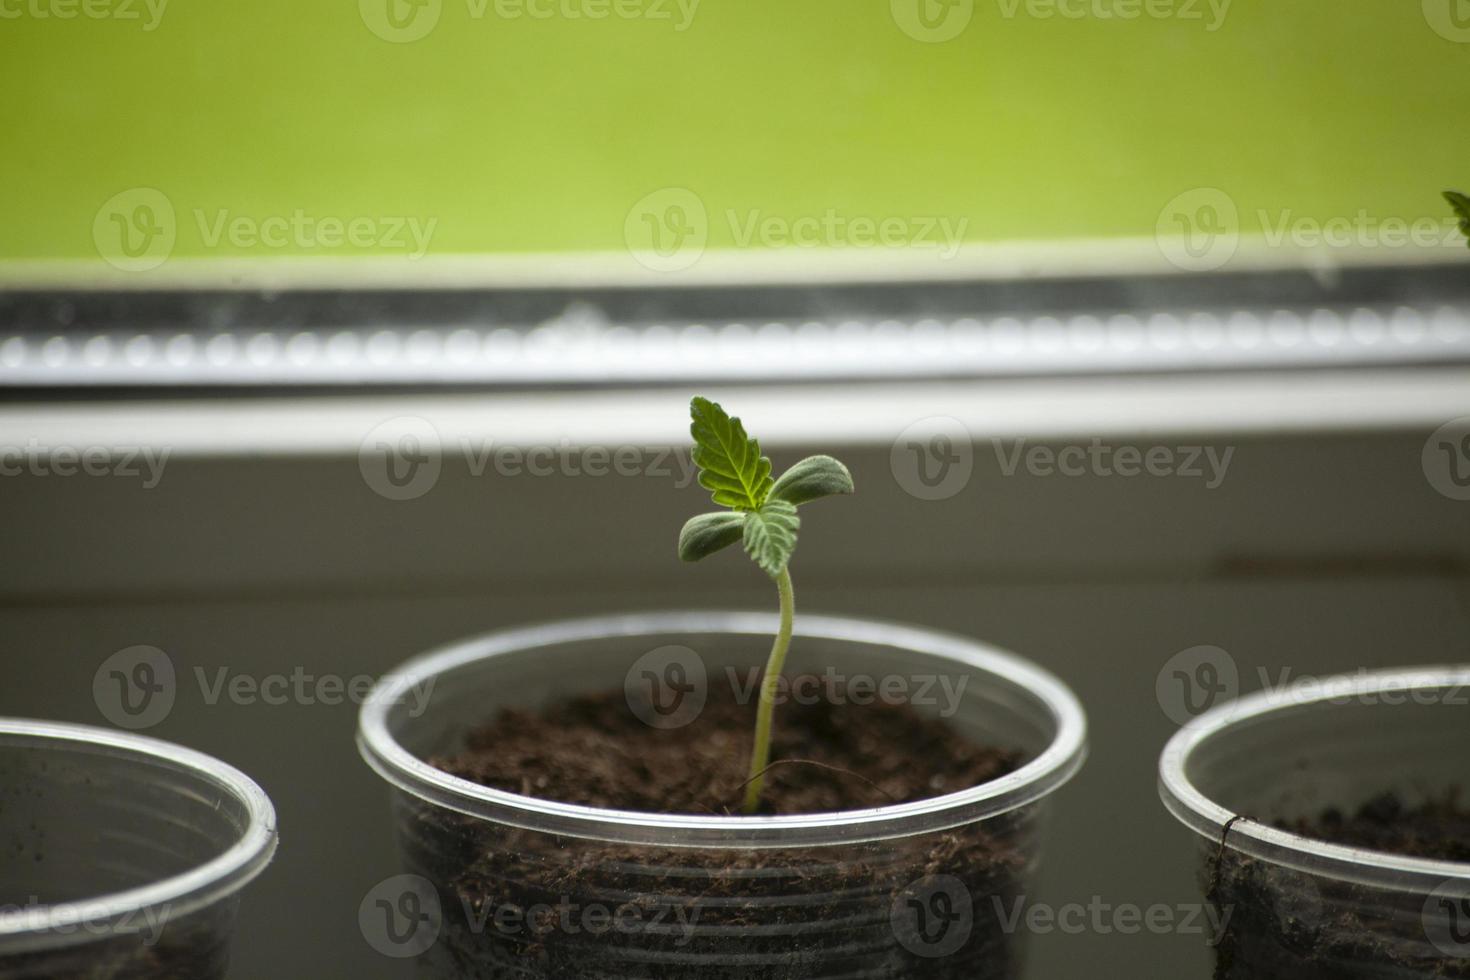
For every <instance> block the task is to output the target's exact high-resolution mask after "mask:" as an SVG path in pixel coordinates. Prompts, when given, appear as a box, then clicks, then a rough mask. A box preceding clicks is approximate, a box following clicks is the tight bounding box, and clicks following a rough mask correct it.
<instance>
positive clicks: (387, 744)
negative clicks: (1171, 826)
mask: <svg viewBox="0 0 1470 980" xmlns="http://www.w3.org/2000/svg"><path fill="white" fill-rule="evenodd" d="M776 625H777V616H776V614H774V613H764V612H729V611H693V612H653V613H635V614H626V615H616V616H598V617H591V618H581V619H569V620H560V621H556V622H551V623H543V624H538V625H532V626H523V627H518V628H513V629H509V630H502V631H497V632H492V633H489V634H485V635H482V636H478V637H474V638H471V639H467V640H462V641H460V642H457V643H454V644H451V645H449V646H447V647H443V648H440V649H438V650H435V651H431V652H429V653H426V654H423V655H421V656H418V657H415V658H413V659H411V660H409V661H407V662H405V663H404V664H403V665H401V666H400V667H398V668H397V669H395V670H394V671H392V672H391V673H390V674H388V675H386V676H385V677H384V678H382V679H381V680H380V681H379V682H378V684H377V685H376V686H375V687H374V689H373V691H372V692H371V694H370V695H369V696H368V698H367V699H366V701H365V702H364V704H363V706H362V709H361V711H360V713H359V727H358V747H359V750H360V751H361V753H362V756H363V758H364V760H365V761H366V762H367V763H368V765H369V766H371V767H372V768H373V770H374V771H376V772H377V773H378V774H379V775H380V776H382V777H383V778H384V779H385V780H387V781H388V782H389V783H390V784H392V785H393V786H395V787H397V788H398V789H400V790H402V791H404V792H406V793H409V794H411V795H413V796H416V797H419V798H420V799H423V800H425V801H427V802H430V803H434V804H437V805H440V806H444V807H448V808H450V809H454V810H458V811H460V812H462V813H466V814H469V815H472V816H478V817H481V818H484V819H489V820H494V821H497V822H501V823H509V824H512V825H514V826H518V827H522V828H524V829H530V830H545V831H549V832H557V833H568V834H571V835H574V836H584V837H592V838H597V839H603V840H612V841H623V842H627V843H650V844H663V845H668V846H699V845H715V844H718V845H719V846H722V847H757V846H763V845H776V844H779V845H783V846H786V845H794V844H803V845H811V846H817V845H822V844H835V843H853V842H857V841H860V840H878V839H884V838H890V837H901V836H907V835H910V834H914V833H923V832H926V831H929V830H934V829H939V827H953V826H959V825H962V824H965V823H970V822H973V821H975V820H981V819H985V818H988V817H992V816H996V815H998V814H1001V813H1004V812H1006V811H1009V810H1013V809H1015V808H1017V807H1020V806H1024V805H1026V804H1027V803H1031V802H1033V801H1035V800H1037V799H1040V798H1041V797H1043V796H1045V795H1047V794H1048V793H1050V792H1052V791H1053V790H1055V789H1056V788H1058V787H1059V786H1061V785H1062V784H1063V783H1065V782H1066V781H1067V780H1068V779H1070V778H1071V777H1072V775H1074V774H1075V773H1076V772H1077V770H1078V769H1079V768H1080V767H1081V765H1082V763H1083V761H1084V759H1085V755H1086V731H1087V723H1086V716H1085V714H1084V713H1083V710H1082V705H1081V703H1080V702H1079V701H1078V700H1077V698H1076V696H1075V695H1073V693H1072V692H1071V691H1070V690H1069V689H1068V688H1067V687H1066V685H1065V684H1063V683H1062V682H1061V681H1060V680H1058V679H1057V678H1056V677H1055V676H1053V675H1052V674H1051V673H1049V672H1048V671H1046V670H1044V669H1042V668H1040V667H1038V666H1036V665H1034V664H1031V663H1030V662H1028V661H1026V660H1023V659H1021V658H1020V657H1017V656H1015V655H1013V654H1010V653H1006V652H1003V651H1000V650H997V649H995V648H993V647H989V646H987V645H985V644H982V643H979V642H977V641H975V640H971V639H968V638H966V637H962V636H957V635H953V634H948V633H941V632H936V631H932V630H928V629H922V628H918V627H911V626H903V625H898V624H893V623H886V622H879V621H873V620H863V619H855V618H848V617H840V616H822V615H806V616H799V617H797V619H796V624H795V628H794V631H793V634H794V636H795V637H797V638H801V637H810V638H814V639H828V640H837V641H848V642H858V643H867V644H872V645H881V646H892V647H898V648H902V649H909V650H913V651H914V652H917V653H924V654H927V655H930V656H936V657H942V658H947V659H951V660H954V661H956V662H957V663H959V664H962V665H965V666H969V667H976V668H979V669H981V670H984V671H988V672H990V673H992V674H994V675H996V676H999V677H1001V678H1003V679H1004V680H1007V681H1009V682H1011V683H1013V684H1016V685H1018V686H1021V687H1023V688H1025V689H1026V690H1027V691H1028V692H1029V693H1031V694H1032V695H1033V696H1036V697H1037V698H1038V699H1039V700H1040V701H1041V702H1042V703H1043V704H1044V705H1045V706H1046V708H1047V710H1048V711H1049V712H1050V713H1051V715H1052V718H1053V720H1054V722H1055V724H1056V733H1055V735H1054V736H1053V738H1052V740H1051V742H1050V744H1049V745H1048V746H1047V748H1046V749H1045V750H1044V751H1043V752H1041V753H1040V754H1039V755H1038V756H1037V757H1036V758H1034V759H1032V760H1031V761H1030V762H1028V763H1027V764H1026V765H1024V766H1022V767H1021V768H1020V769H1018V770H1016V771H1015V772H1013V773H1010V774H1009V775H1007V776H1004V777H1001V778H1000V779H996V780H992V781H991V782H988V783H982V784H981V785H979V786H974V787H970V788H968V789H965V790H961V791H959V792H956V793H950V794H946V795H944V796H939V797H935V798H933V799H928V800H922V801H919V802H915V803H906V804H899V805H892V806H883V807H873V808H870V809H864V810H851V811H843V812H839V813H823V814H807V815H799V816H757V817H747V816H714V815H711V816H705V815H669V814H651V813H640V812H637V811H631V810H616V809H605V808H600V807H589V806H580V805H576V804H570V803H558V802H555V801H550V800H541V799H537V798H535V797H530V796H523V795H520V794H517V793H509V792H504V791H501V790H496V789H491V788H489V787H486V786H482V785H480V784H478V783H474V782H471V781H469V780H465V779H460V778H459V777H456V776H452V775H450V774H449V773H447V772H444V771H442V770H440V769H437V768H435V767H433V766H431V765H429V764H428V763H426V762H423V761H422V760H420V759H418V758H417V757H416V756H414V755H413V754H412V753H411V752H409V751H408V750H407V749H406V748H404V747H403V746H402V745H401V744H399V742H398V741H397V740H396V739H394V738H393V736H392V735H391V734H390V732H389V730H388V725H387V719H388V713H389V711H390V710H391V708H392V706H393V705H394V704H395V702H397V701H399V700H401V699H402V698H403V697H404V696H405V695H406V694H407V693H408V692H410V691H411V690H413V689H414V688H415V687H416V686H418V685H421V684H423V683H425V682H426V681H427V680H428V679H429V678H430V677H433V676H437V675H440V674H443V673H445V672H448V671H451V670H454V669H456V668H459V667H463V666H465V665H467V664H470V663H473V662H475V661H478V660H484V659H488V658H491V657H495V656H499V655H502V654H506V653H513V652H517V651H521V650H525V649H532V648H535V647H538V646H551V645H555V644H559V643H567V642H574V641H580V640H595V639H597V638H599V637H627V636H639V635H660V634H670V633H682V634H692V635H698V634H701V633H702V634H731V633H734V634H749V635H761V636H770V635H771V634H772V633H773V632H774V631H775V629H776Z"/></svg>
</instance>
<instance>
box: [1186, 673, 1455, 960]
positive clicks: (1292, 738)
mask: <svg viewBox="0 0 1470 980" xmlns="http://www.w3.org/2000/svg"><path fill="white" fill-rule="evenodd" d="M1160 773H1161V784H1160V786H1161V795H1162V797H1163V801H1164V804H1165V806H1167V807H1168V809H1169V811H1170V812H1171V813H1173V814H1174V815H1175V816H1176V817H1178V818H1179V820H1181V821H1182V822H1183V823H1184V824H1185V826H1187V827H1189V828H1190V829H1191V830H1193V831H1194V832H1195V833H1197V834H1198V835H1199V838H1200V840H1199V854H1200V865H1199V867H1200V877H1201V881H1202V884H1203V887H1204V890H1205V893H1206V897H1207V900H1208V902H1209V907H1210V909H1211V913H1212V920H1213V921H1215V922H1217V923H1223V927H1222V928H1220V929H1219V930H1218V933H1217V935H1216V937H1215V939H1216V942H1215V945H1216V961H1217V966H1216V977H1217V978H1218V980H1236V978H1246V977H1249V978H1251V980H1278V978H1279V980H1286V978H1290V980H1316V978H1327V977H1331V978H1333V980H1345V978H1356V977H1364V978H1366V977H1373V978H1381V980H1398V978H1410V977H1470V863H1465V862H1461V861H1445V860H1428V859H1424V858H1413V857H1403V856H1398V855H1395V854H1390V853H1384V852H1379V851H1373V850H1365V849H1362V848H1358V847H1348V846H1343V845H1337V844H1329V843H1324V842H1322V841H1318V840H1313V839H1311V838H1309V837H1304V836H1301V835H1299V834H1296V833H1292V832H1288V831H1286V830H1282V829H1278V828H1277V827H1276V826H1275V825H1276V824H1277V823H1278V822H1284V823H1286V824H1287V825H1289V826H1294V825H1296V821H1299V820H1309V821H1312V820H1316V819H1317V818H1319V817H1320V815H1321V814H1323V813H1325V812H1326V811H1327V810H1329V809H1333V808H1335V809H1338V810H1339V811H1340V812H1343V813H1346V814H1351V813H1354V812H1355V811H1356V810H1357V809H1358V808H1359V807H1361V806H1363V805H1365V804H1368V803H1370V802H1371V801H1373V800H1375V799H1381V798H1382V796H1383V794H1385V793H1393V794H1395V795H1396V796H1397V798H1398V799H1399V800H1400V801H1401V802H1402V803H1403V804H1404V805H1406V806H1418V805H1421V804H1423V803H1425V802H1426V801H1429V800H1431V799H1443V798H1444V797H1445V794H1447V793H1449V792H1451V791H1453V790H1455V789H1456V788H1460V789H1462V790H1463V794H1462V796H1461V798H1460V803H1461V805H1470V668H1467V667H1428V668H1422V669H1415V670H1395V671H1381V672H1372V673H1362V674H1357V675H1346V676H1339V677H1333V678H1328V679H1326V680H1322V681H1310V682H1306V683H1301V684H1296V685H1293V686H1291V687H1288V688H1280V689H1276V690H1270V691H1264V692H1261V693H1259V694H1255V695H1252V696H1249V697H1245V698H1242V699H1240V700H1238V701H1234V702H1231V703H1227V704H1223V705H1220V706H1219V707H1217V708H1215V709H1213V710H1211V711H1209V712H1207V713H1205V714H1203V715H1201V716H1200V717H1199V718H1197V719H1195V720H1194V721H1192V722H1191V723H1189V724H1188V725H1186V726H1185V727H1184V728H1183V729H1181V730H1180V731H1179V732H1178V733H1177V734H1176V735H1175V736H1174V738H1173V739H1172V740H1171V741H1170V742H1169V744H1168V746H1167V748H1166V749H1165V750H1164V754H1163V758H1162V761H1161V764H1160ZM1464 843H1465V844H1466V845H1467V846H1470V841H1466V842H1464Z"/></svg>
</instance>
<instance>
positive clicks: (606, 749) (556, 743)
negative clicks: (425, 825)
mask: <svg viewBox="0 0 1470 980" xmlns="http://www.w3.org/2000/svg"><path fill="white" fill-rule="evenodd" d="M793 689H794V690H799V689H801V686H800V685H799V684H794V685H793ZM835 694H836V696H834V697H831V698H826V697H823V698H819V699H817V701H818V703H815V704H810V705H804V704H798V703H795V702H791V701H788V703H786V704H783V705H781V706H780V707H779V708H778V709H777V721H776V726H775V731H774V734H773V738H772V745H771V759H772V761H773V763H775V767H774V768H773V769H771V770H770V771H769V773H768V774H767V776H766V785H765V791H764V793H763V802H764V812H766V813H771V814H805V813H835V812H838V811H842V810H859V809H864V808H867V807H875V806H885V805H889V804H894V803H911V802H915V801H917V800H923V799H928V798H930V797H933V796H942V795H944V794H946V793H953V792H955V791H957V790H961V789H967V788H969V787H971V786H978V785H979V784H981V783H986V782H989V781H991V780H993V779H998V778H999V777H1001V776H1004V775H1006V774H1007V773H1010V772H1013V771H1015V769H1016V768H1017V767H1018V766H1019V764H1020V761H1021V760H1020V757H1019V756H1018V755H1017V754H1016V753H1015V752H1012V751H1009V750H1005V749H999V748H994V747H988V746H979V745H975V744H974V743H972V742H969V741H968V740H966V739H964V738H961V737H960V736H959V735H958V734H957V733H956V732H955V731H954V730H953V729H952V728H950V726H949V725H947V724H946V723H945V722H944V721H943V720H940V719H933V718H925V717H923V716H921V715H920V714H918V712H916V711H915V710H914V709H912V708H910V707H909V706H907V705H901V704H900V705H896V704H885V703H874V704H867V705H858V704H854V703H852V702H851V700H849V699H847V698H843V697H841V692H840V691H838V692H835ZM740 700H744V699H740ZM803 700H812V699H810V698H804V699H803ZM839 702H841V703H839ZM754 721H755V706H754V705H753V704H751V703H748V702H747V703H743V704H742V703H738V700H737V698H736V697H735V694H734V691H733V689H732V688H730V687H728V686H725V687H723V688H721V689H719V690H714V691H711V693H710V698H709V701H708V702H707V703H706V705H705V707H704V709H703V711H701V712H700V714H699V716H698V717H697V718H696V719H695V720H694V721H693V722H691V723H690V724H688V725H687V726H685V727H683V728H678V729H673V730H660V729H656V728H653V727H651V726H649V725H647V724H644V722H643V721H641V720H640V719H639V717H638V715H636V714H634V712H633V711H632V710H630V709H629V707H628V703H627V700H626V699H625V696H624V693H623V692H622V691H616V692H610V693H606V694H598V695H593V696H590V697H580V698H576V699H574V700H570V701H566V702H563V703H560V704H556V705H553V706H551V707H549V708H547V709H545V710H542V711H538V712H529V711H505V712H503V713H502V714H500V715H499V716H498V717H496V718H495V719H493V720H492V721H490V722H489V723H488V724H486V725H485V726H484V727H482V728H479V729H477V730H475V731H473V732H471V733H470V735H469V737H468V738H467V739H466V742H465V750H464V751H463V752H461V753H460V754H458V755H456V756H453V757H451V758H447V759H436V760H435V761H434V764H435V765H436V766H438V767H439V768H441V769H443V770H445V771H446V772H450V773H453V774H454V775H456V776H461V777H463V778H465V779H469V780H472V781H474V782H477V783H480V784H482V785H484V786H490V787H493V788H495V789H502V790H507V791H509V792H512V793H519V794H521V795H523V796H534V797H536V798H538V799H543V800H556V801H559V802H562V803H579V804H582V805H584V806H597V807H608V808H612V809H618V810H637V811H640V812H645V813H679V814H711V813H728V812H732V811H737V810H738V809H739V806H740V803H741V800H742V797H743V791H744V785H745V782H746V777H747V772H746V770H747V767H748V765H749V756H750V744H751V737H752V735H751V731H752V727H753V725H754Z"/></svg>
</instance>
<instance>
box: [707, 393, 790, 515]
mask: <svg viewBox="0 0 1470 980" xmlns="http://www.w3.org/2000/svg"><path fill="white" fill-rule="evenodd" d="M689 414H690V416H691V418H692V422H691V424H690V426H689V434H690V435H692V436H693V437H694V454H693V455H694V462H695V464H696V465H697V466H698V467H699V484H700V486H702V487H704V488H705V489H706V490H708V491H709V492H710V495H711V496H712V497H713V498H714V501H715V503H717V504H720V505H722V506H725V507H729V508H730V509H732V510H759V509H760V506H761V504H763V503H765V502H766V497H767V496H768V495H769V494H770V492H771V484H772V483H774V482H775V481H773V480H772V479H771V461H770V460H769V459H767V458H766V457H764V456H762V455H761V447H760V443H758V442H756V441H755V440H754V439H752V438H750V436H748V435H746V434H745V426H743V425H741V424H740V420H739V419H738V418H731V417H730V416H729V415H728V414H726V412H725V410H724V409H723V408H721V407H720V406H719V405H716V404H715V403H714V402H712V401H710V400H709V399H707V398H696V399H694V401H693V402H691V403H690V406H689Z"/></svg>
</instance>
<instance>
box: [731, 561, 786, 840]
mask: <svg viewBox="0 0 1470 980" xmlns="http://www.w3.org/2000/svg"><path fill="white" fill-rule="evenodd" d="M776 591H777V592H779V593H780V595H781V627H780V629H779V630H778V631H777V633H776V641H775V643H773V644H771V656H770V659H768V660H767V661H766V676H765V677H764V678H762V679H761V701H760V710H759V712H758V713H757V714H756V719H755V746H754V747H753V748H752V749H751V752H750V782H749V783H747V784H746V787H745V806H744V807H743V809H744V811H745V812H746V813H747V814H750V813H755V812H756V810H758V809H759V808H760V805H761V791H762V790H763V789H764V788H765V785H766V770H767V769H769V768H770V762H771V723H772V721H773V720H774V718H775V715H776V694H777V692H778V690H779V689H780V685H781V670H782V668H784V667H785V666H786V651H787V650H789V649H791V621H792V619H793V618H794V617H795V615H796V598H795V596H794V594H793V593H792V591H791V573H790V572H789V571H787V570H786V569H785V568H783V569H781V574H780V575H777V576H776Z"/></svg>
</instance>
